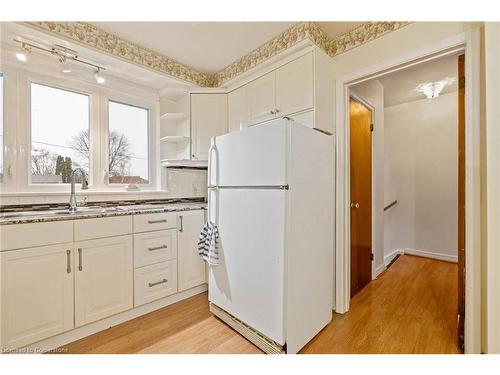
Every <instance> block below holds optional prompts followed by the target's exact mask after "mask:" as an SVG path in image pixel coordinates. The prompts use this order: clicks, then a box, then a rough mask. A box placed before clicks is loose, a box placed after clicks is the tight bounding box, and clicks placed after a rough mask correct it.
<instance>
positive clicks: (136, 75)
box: [0, 22, 191, 91]
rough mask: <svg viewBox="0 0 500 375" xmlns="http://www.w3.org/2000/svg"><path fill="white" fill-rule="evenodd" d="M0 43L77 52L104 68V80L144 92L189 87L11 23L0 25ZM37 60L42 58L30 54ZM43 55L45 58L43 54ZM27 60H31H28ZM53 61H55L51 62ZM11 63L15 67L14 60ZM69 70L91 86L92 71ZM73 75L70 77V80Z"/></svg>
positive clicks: (10, 47) (78, 67) (13, 47)
mask: <svg viewBox="0 0 500 375" xmlns="http://www.w3.org/2000/svg"><path fill="white" fill-rule="evenodd" d="M0 36H1V38H0V41H1V44H2V47H4V48H9V49H14V51H15V50H17V48H19V44H17V43H15V42H14V39H18V38H21V39H27V40H29V41H33V42H38V43H41V44H47V43H48V44H59V45H62V46H64V47H67V48H71V49H73V50H76V51H78V53H79V55H80V56H81V57H83V58H84V59H85V60H87V61H90V62H93V63H96V64H98V65H101V66H104V67H105V68H106V71H105V75H106V77H107V78H109V79H111V78H113V79H115V80H120V81H128V82H132V83H134V84H136V85H139V86H143V87H145V88H152V89H155V90H158V91H159V90H162V89H164V88H165V87H179V88H182V87H184V86H185V87H188V86H191V85H188V84H184V83H180V82H179V80H177V79H175V78H173V77H168V76H166V75H164V74H159V73H157V72H154V71H152V70H148V69H144V68H143V67H140V66H137V65H135V64H130V63H124V62H123V60H120V59H117V58H116V57H113V56H110V55H107V54H104V53H102V52H99V51H96V50H94V49H92V48H87V47H84V46H82V45H79V44H76V43H74V42H69V41H67V40H63V39H60V38H57V37H56V36H54V35H49V34H47V33H43V32H41V31H38V30H34V29H31V28H27V27H25V26H23V25H20V24H18V23H14V22H1V26H0ZM34 54H37V55H39V56H41V55H42V54H38V53H36V51H35V52H34ZM43 55H46V54H43ZM10 57H12V56H10ZM5 59H7V56H2V62H3V61H4V60H5ZM30 60H31V59H30ZM30 60H29V61H28V62H27V63H26V65H28V66H29V65H30V64H36V63H38V61H37V62H34V61H30ZM51 60H53V61H56V60H55V59H53V58H52V59H51ZM14 63H18V62H17V61H16V60H14ZM71 68H72V70H73V72H74V73H77V71H80V72H81V73H82V74H84V73H85V72H86V73H87V76H88V77H90V80H91V81H92V82H93V80H94V78H93V70H91V69H88V68H85V67H82V66H79V65H73V66H72V67H71ZM73 75H74V74H72V76H73Z"/></svg>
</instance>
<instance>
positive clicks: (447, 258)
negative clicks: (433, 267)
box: [404, 249, 458, 263]
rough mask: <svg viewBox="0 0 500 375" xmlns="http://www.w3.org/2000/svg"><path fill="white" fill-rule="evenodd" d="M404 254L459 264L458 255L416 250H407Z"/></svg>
mask: <svg viewBox="0 0 500 375" xmlns="http://www.w3.org/2000/svg"><path fill="white" fill-rule="evenodd" d="M404 253H405V254H410V255H417V256H421V257H424V258H431V259H439V260H445V261H447V262H453V263H457V262H458V256H457V255H448V254H440V253H432V252H430V251H423V250H415V249H405V250H404Z"/></svg>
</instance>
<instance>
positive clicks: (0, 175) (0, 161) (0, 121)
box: [0, 73, 3, 182]
mask: <svg viewBox="0 0 500 375" xmlns="http://www.w3.org/2000/svg"><path fill="white" fill-rule="evenodd" d="M0 182H3V74H2V73H0Z"/></svg>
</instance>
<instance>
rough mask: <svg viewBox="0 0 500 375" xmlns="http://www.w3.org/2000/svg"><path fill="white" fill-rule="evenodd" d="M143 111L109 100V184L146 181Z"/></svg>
mask: <svg viewBox="0 0 500 375" xmlns="http://www.w3.org/2000/svg"><path fill="white" fill-rule="evenodd" d="M148 112H149V111H148V110H147V109H146V108H140V107H135V106H131V105H128V104H122V103H117V102H113V101H109V105H108V114H109V141H108V152H109V165H108V168H109V182H110V183H112V184H113V183H115V184H116V183H117V184H147V183H148V182H149V160H148V124H149V113H148Z"/></svg>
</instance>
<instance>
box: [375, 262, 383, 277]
mask: <svg viewBox="0 0 500 375" xmlns="http://www.w3.org/2000/svg"><path fill="white" fill-rule="evenodd" d="M385 270H386V265H385V264H384V263H382V264H381V265H380V266H378V267H376V268H375V270H374V275H373V279H376V278H377V277H378V275H380V274H381V273H382V272H384V271H385Z"/></svg>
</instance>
